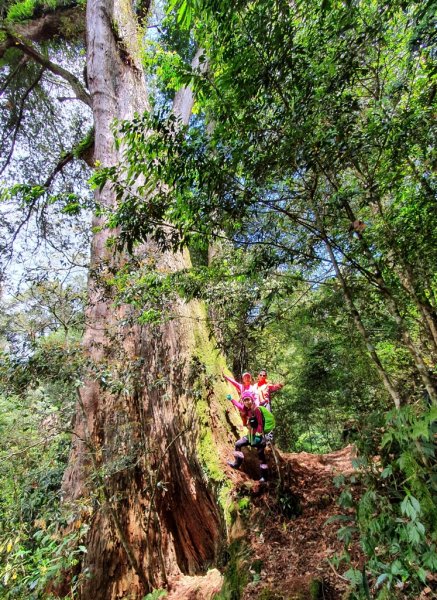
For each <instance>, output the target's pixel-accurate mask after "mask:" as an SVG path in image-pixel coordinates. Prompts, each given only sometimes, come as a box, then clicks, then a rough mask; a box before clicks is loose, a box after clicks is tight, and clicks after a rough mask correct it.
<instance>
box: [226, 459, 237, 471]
mask: <svg viewBox="0 0 437 600" xmlns="http://www.w3.org/2000/svg"><path fill="white" fill-rule="evenodd" d="M226 464H227V465H229V466H230V467H232V468H233V469H237V470H238V469H239V467H240V465H239V464H237V463H234V462H231V461H229V460H228V461H226Z"/></svg>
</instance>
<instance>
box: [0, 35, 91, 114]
mask: <svg viewBox="0 0 437 600" xmlns="http://www.w3.org/2000/svg"><path fill="white" fill-rule="evenodd" d="M5 33H6V37H7V39H6V42H5V44H7V47H8V48H12V47H14V48H19V49H20V50H21V51H22V52H23V53H24V54H26V55H27V56H29V57H30V58H31V59H32V60H34V61H35V62H37V63H39V64H40V65H42V66H43V67H45V68H46V69H48V70H49V71H51V72H52V73H54V74H55V75H59V77H62V78H63V79H65V81H67V82H68V83H69V84H70V86H71V89H72V90H73V92H74V93H75V95H76V98H78V99H79V100H81V101H82V102H84V104H86V105H87V106H89V107H91V97H90V95H89V94H88V92H87V91H86V89H85V88H84V86H83V85H82V84H81V82H80V81H79V79H78V78H77V77H76V76H75V75H73V73H70V71H67V69H64V68H63V67H61V66H60V65H57V64H56V63H54V62H52V61H51V60H50V59H48V58H47V57H45V56H44V55H43V54H41V52H39V51H38V50H37V49H36V48H35V46H33V45H32V44H31V43H30V42H29V41H28V40H25V39H24V38H22V37H19V36H18V35H17V34H16V33H15V32H12V31H11V30H9V29H7V30H6V32H5ZM5 44H3V46H5ZM1 55H2V54H1V51H0V57H1Z"/></svg>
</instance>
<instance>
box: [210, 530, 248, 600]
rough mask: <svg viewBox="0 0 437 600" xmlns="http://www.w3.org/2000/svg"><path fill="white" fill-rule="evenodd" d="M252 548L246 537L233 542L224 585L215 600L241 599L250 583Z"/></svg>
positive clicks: (229, 549) (229, 552)
mask: <svg viewBox="0 0 437 600" xmlns="http://www.w3.org/2000/svg"><path fill="white" fill-rule="evenodd" d="M249 557H250V550H249V546H248V544H247V542H246V541H245V540H244V539H238V540H235V541H234V542H232V544H230V546H229V548H228V562H227V565H226V569H225V572H224V581H223V587H222V589H221V591H220V592H219V594H216V595H215V596H214V600H239V599H240V598H241V595H242V593H243V590H244V588H245V587H246V585H247V584H248V583H249V580H250V575H249Z"/></svg>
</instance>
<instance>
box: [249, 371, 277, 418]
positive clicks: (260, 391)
mask: <svg viewBox="0 0 437 600" xmlns="http://www.w3.org/2000/svg"><path fill="white" fill-rule="evenodd" d="M283 387H284V384H283V383H270V381H267V371H266V370H265V369H262V370H261V371H260V372H259V374H258V381H257V382H256V383H255V385H254V386H253V388H254V390H255V392H256V393H257V396H258V405H259V406H265V407H266V408H267V410H269V411H270V412H272V406H271V401H270V396H271V394H273V393H274V392H277V391H278V390H280V389H281V388H283Z"/></svg>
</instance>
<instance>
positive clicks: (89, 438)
mask: <svg viewBox="0 0 437 600" xmlns="http://www.w3.org/2000/svg"><path fill="white" fill-rule="evenodd" d="M60 10H61V14H62V9H60ZM54 14H56V11H55V13H54ZM54 14H53V15H50V16H48V17H47V18H46V19H44V18H43V21H44V20H45V24H47V22H48V21H50V22H53V23H57V22H58V21H57V20H56V18H55V16H54ZM29 16H31V15H29ZM43 30H44V31H46V29H44V27H43ZM32 31H33V30H32V28H31V26H30V25H28V26H27V28H23V27H21V28H18V27H15V28H14V26H13V25H12V24H11V23H10V22H8V21H7V20H6V21H5V23H4V32H5V33H4V47H3V50H4V51H5V52H6V51H7V50H8V49H10V48H11V47H14V48H15V50H16V49H17V48H18V49H19V50H21V52H22V55H23V56H25V57H26V60H28V59H29V58H30V59H32V60H33V61H35V62H36V63H38V64H39V65H41V66H42V68H44V69H49V70H50V71H51V72H53V73H55V74H56V75H58V76H60V77H62V78H63V79H64V80H65V81H67V82H68V83H69V85H70V86H71V88H72V90H73V93H74V94H75V95H76V96H77V97H78V98H79V99H80V100H82V101H83V102H85V103H86V104H87V105H89V106H91V108H92V112H93V120H94V150H93V155H92V160H91V161H90V162H91V163H97V164H99V165H103V166H104V167H112V166H114V165H116V164H117V163H118V162H119V161H122V160H123V153H124V146H123V144H117V143H116V141H115V138H114V130H113V127H114V123H117V122H120V121H124V120H126V119H127V120H133V122H135V118H136V115H137V114H142V113H143V112H144V111H145V110H147V109H148V99H147V89H146V85H145V78H144V72H143V67H142V64H141V35H142V33H141V30H140V27H139V23H138V21H137V18H136V16H135V15H134V13H133V8H132V4H131V2H129V1H128V0H116V1H115V2H112V1H110V0H91V1H90V2H88V3H87V9H86V40H87V69H86V71H87V73H86V80H87V85H88V90H89V91H88V90H86V89H85V87H84V86H83V85H82V84H81V83H80V82H79V80H78V78H77V77H76V76H75V75H72V74H71V73H70V72H68V71H67V70H66V69H64V67H61V66H60V65H56V64H55V63H54V62H53V61H52V60H50V59H48V58H47V56H46V55H45V54H44V53H43V52H42V51H41V50H40V49H39V48H38V46H37V45H36V44H35V43H32V41H31V38H32V37H33V39H34V40H36V41H37V42H39V41H41V35H42V34H40V33H38V36H34V35H33V34H32V35H31V32H32ZM49 31H50V33H52V32H53V31H54V32H58V33H59V29H58V30H56V27H55V25H54V26H53V28H52V30H49ZM26 33H28V37H27V38H26V37H24V36H25V34H26ZM46 35H49V33H46ZM196 60H197V59H196ZM192 101H193V100H192V95H191V92H190V90H188V89H184V90H182V91H181V92H180V93H179V94H177V96H176V98H175V102H174V105H175V113H176V115H177V116H181V117H182V118H183V119H185V120H187V119H188V118H189V114H190V112H191V105H192ZM87 158H88V160H89V158H90V157H89V155H88V156H87ZM136 188H137V190H139V191H140V193H144V189H142V188H141V179H139V180H138V181H137V182H136ZM154 193H156V191H155V190H148V194H149V196H153V194H154ZM96 203H97V204H98V206H99V209H100V213H99V214H98V215H97V216H95V218H94V220H93V231H94V236H93V240H92V249H91V266H90V276H89V286H88V289H89V298H88V309H87V312H86V327H85V336H84V348H85V352H86V356H87V358H88V364H89V369H88V375H87V379H86V381H85V383H84V385H83V387H82V388H81V389H80V390H79V396H78V403H77V414H76V418H75V433H74V438H73V447H72V452H71V457H70V461H69V467H68V469H67V471H66V473H65V477H64V483H63V490H64V499H65V502H71V503H72V504H76V505H77V506H78V507H80V506H83V503H84V502H85V503H86V502H87V500H86V499H87V498H88V501H91V500H93V502H94V505H95V506H96V510H95V511H94V512H93V514H92V517H91V519H90V523H89V535H88V540H87V543H86V545H87V554H86V557H85V559H84V561H83V565H82V571H83V573H84V574H85V573H88V574H89V575H87V576H85V575H84V577H83V579H82V584H81V597H83V598H91V597H93V598H102V599H105V600H107V599H108V598H116V597H119V596H120V594H121V595H124V594H125V593H129V594H132V595H135V596H138V597H139V596H141V595H142V594H144V593H145V592H148V591H150V590H151V589H152V588H153V587H159V586H160V585H163V584H166V583H167V582H168V578H169V577H170V576H172V575H175V574H177V573H180V572H184V573H195V572H201V571H202V570H203V569H204V568H205V566H206V565H207V564H209V563H210V562H211V561H213V560H214V559H215V557H216V555H217V552H218V549H219V547H220V545H221V541H222V538H223V535H224V534H225V529H224V528H225V524H224V519H223V514H222V509H221V508H220V505H219V503H218V494H219V492H220V490H221V489H222V488H223V487H224V486H226V477H225V474H224V472H223V470H222V468H221V466H220V461H219V449H220V446H221V444H222V443H223V441H224V440H225V438H226V435H227V431H228V430H229V424H228V423H227V422H226V421H225V417H224V415H223V411H222V409H221V406H220V401H219V400H218V397H217V395H216V394H215V393H214V376H215V374H216V373H218V372H219V371H220V370H221V369H222V368H223V367H224V363H223V360H222V359H220V357H219V356H218V355H217V353H216V352H215V350H214V346H213V342H212V341H211V340H210V338H209V334H208V331H207V329H206V325H205V316H204V312H203V309H202V307H201V306H200V305H199V304H195V303H191V304H186V303H184V302H181V301H179V302H177V303H175V304H174V305H173V306H172V313H173V318H172V319H171V320H170V321H169V322H164V323H158V324H155V325H147V324H144V323H142V324H139V323H138V322H136V320H135V315H134V314H133V312H132V310H131V309H130V308H128V307H126V306H123V305H118V306H116V305H115V300H114V295H113V291H112V287H111V282H112V280H113V277H114V274H115V273H116V272H117V270H119V269H120V268H122V267H123V265H124V264H125V263H126V257H124V255H123V254H114V251H113V249H112V248H111V247H110V246H111V244H110V241H111V240H110V238H111V236H113V235H114V232H108V230H107V229H105V227H104V220H103V217H102V214H103V213H104V211H105V210H107V209H109V208H110V209H113V208H114V207H115V205H116V195H115V192H114V190H113V188H112V186H111V185H110V184H108V185H105V186H103V187H102V188H101V189H99V190H97V191H96ZM135 255H136V259H135V260H136V265H137V268H138V269H141V267H142V265H144V264H147V263H153V264H155V265H156V266H157V267H158V268H159V269H160V270H162V271H164V272H171V271H174V270H177V269H181V268H184V267H186V266H187V265H188V264H189V258H188V255H187V254H185V253H176V254H163V253H162V252H161V251H160V249H159V247H158V246H157V245H156V244H154V243H145V244H143V245H142V246H141V247H140V248H138V249H137V250H136V251H135ZM216 363H218V364H216ZM78 510H80V508H78ZM81 514H82V518H84V514H85V513H83V512H82V513H81ZM200 524H201V526H200Z"/></svg>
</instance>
